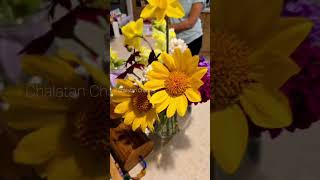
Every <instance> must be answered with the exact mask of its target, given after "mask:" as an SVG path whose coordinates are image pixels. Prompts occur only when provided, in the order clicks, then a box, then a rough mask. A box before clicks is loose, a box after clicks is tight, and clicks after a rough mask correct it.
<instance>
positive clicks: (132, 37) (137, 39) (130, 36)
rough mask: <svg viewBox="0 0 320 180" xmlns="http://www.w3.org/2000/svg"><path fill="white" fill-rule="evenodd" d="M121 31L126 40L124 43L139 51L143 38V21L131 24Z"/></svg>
mask: <svg viewBox="0 0 320 180" xmlns="http://www.w3.org/2000/svg"><path fill="white" fill-rule="evenodd" d="M121 31H122V33H123V35H124V38H125V40H124V43H125V44H127V45H130V46H133V47H134V48H136V49H139V47H140V44H141V38H142V36H143V19H141V18H140V19H138V20H137V21H131V22H129V23H128V24H127V25H125V26H123V27H122V28H121Z"/></svg>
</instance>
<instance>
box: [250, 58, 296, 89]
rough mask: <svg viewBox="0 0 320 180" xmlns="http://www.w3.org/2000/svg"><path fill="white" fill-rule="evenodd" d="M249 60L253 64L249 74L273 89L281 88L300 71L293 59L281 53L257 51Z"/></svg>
mask: <svg viewBox="0 0 320 180" xmlns="http://www.w3.org/2000/svg"><path fill="white" fill-rule="evenodd" d="M248 61H249V62H250V63H251V64H252V65H251V66H252V67H251V73H250V74H249V76H251V77H252V78H254V79H256V80H257V81H258V82H261V83H262V84H264V85H266V86H267V87H269V88H272V89H279V88H280V87H281V86H282V85H283V84H284V83H285V82H286V81H287V80H288V79H289V78H290V77H291V76H293V75H294V74H296V73H298V72H299V67H298V65H297V64H296V63H295V62H294V61H293V60H291V59H290V58H288V57H284V56H282V55H280V54H275V53H273V54H271V53H264V52H262V53H258V52H257V53H255V54H253V55H252V56H250V57H249V60H248ZM284 69H285V71H284Z"/></svg>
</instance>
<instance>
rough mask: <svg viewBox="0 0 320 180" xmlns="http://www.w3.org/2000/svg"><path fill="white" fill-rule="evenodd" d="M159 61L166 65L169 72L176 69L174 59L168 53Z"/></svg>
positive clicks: (162, 54) (162, 55)
mask: <svg viewBox="0 0 320 180" xmlns="http://www.w3.org/2000/svg"><path fill="white" fill-rule="evenodd" d="M159 59H160V60H162V61H163V63H164V65H166V67H167V68H168V69H169V71H173V70H175V69H176V66H175V63H174V59H173V57H172V56H170V55H169V54H167V53H166V52H163V53H161V55H160V58H159Z"/></svg>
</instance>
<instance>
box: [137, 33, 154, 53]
mask: <svg viewBox="0 0 320 180" xmlns="http://www.w3.org/2000/svg"><path fill="white" fill-rule="evenodd" d="M139 37H140V38H141V39H143V41H144V42H146V43H147V44H148V46H149V48H150V49H151V50H152V51H154V50H153V48H152V46H151V44H150V42H149V41H148V40H147V39H146V38H145V37H144V36H139Z"/></svg>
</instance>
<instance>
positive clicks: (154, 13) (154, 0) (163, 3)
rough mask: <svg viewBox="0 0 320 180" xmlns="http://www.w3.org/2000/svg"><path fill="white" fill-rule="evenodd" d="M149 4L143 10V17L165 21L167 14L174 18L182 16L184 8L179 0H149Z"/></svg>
mask: <svg viewBox="0 0 320 180" xmlns="http://www.w3.org/2000/svg"><path fill="white" fill-rule="evenodd" d="M147 1H148V3H149V4H148V5H147V6H146V7H145V8H144V9H143V10H142V12H141V15H140V16H141V17H142V18H144V19H147V18H156V19H157V21H161V22H163V20H164V18H165V17H166V16H168V17H172V18H182V17H183V16H184V10H183V7H182V6H181V4H180V2H179V1H178V0H160V1H159V0H147Z"/></svg>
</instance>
